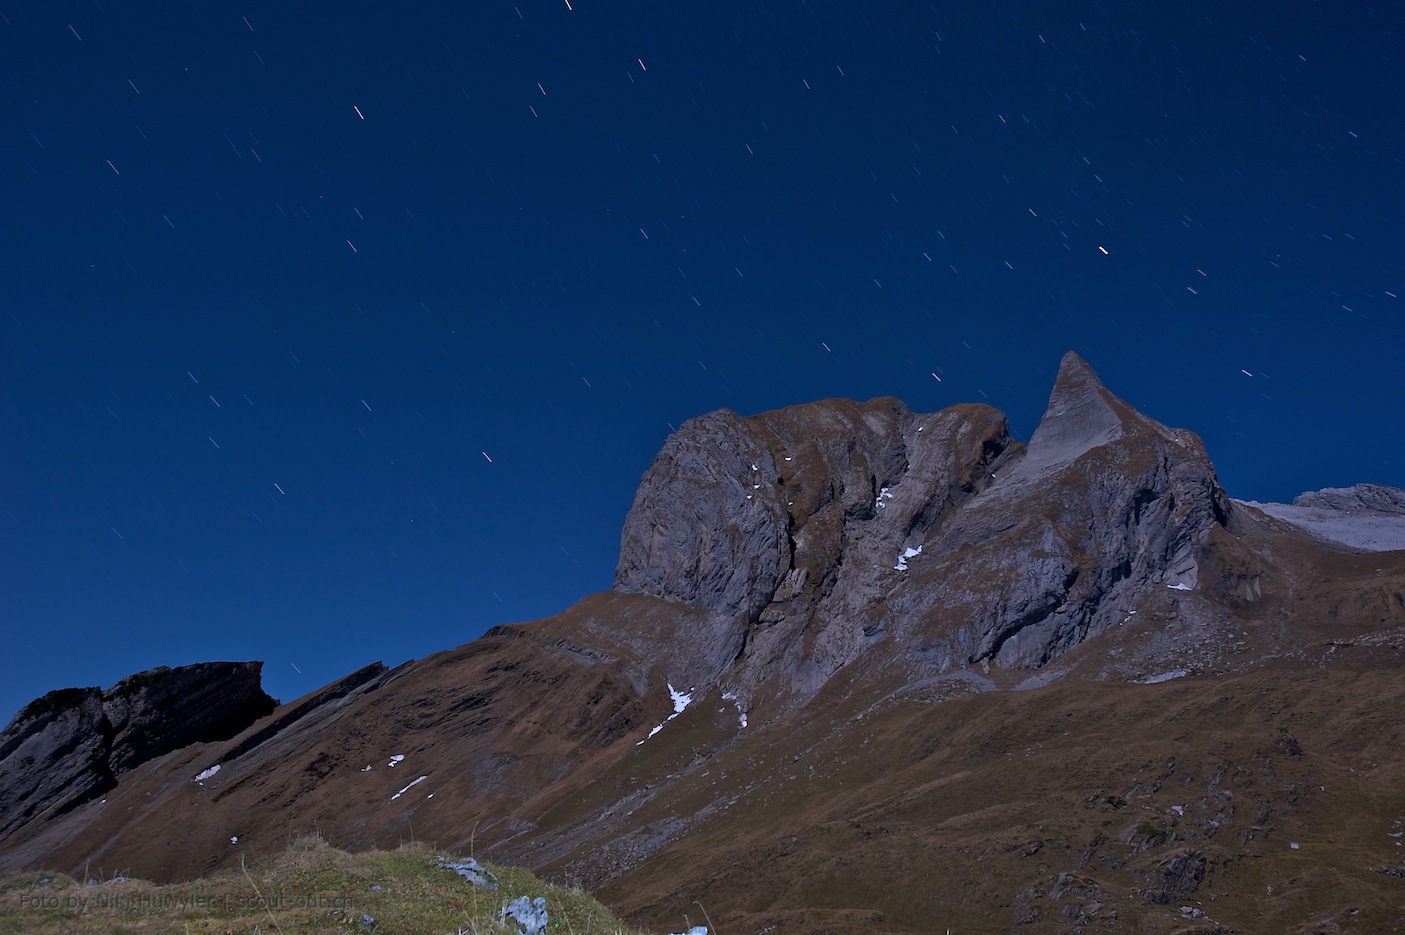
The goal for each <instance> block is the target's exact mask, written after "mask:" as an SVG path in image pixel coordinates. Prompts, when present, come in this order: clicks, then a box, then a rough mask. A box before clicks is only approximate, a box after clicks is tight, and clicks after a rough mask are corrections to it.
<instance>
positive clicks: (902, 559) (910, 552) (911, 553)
mask: <svg viewBox="0 0 1405 935" xmlns="http://www.w3.org/2000/svg"><path fill="white" fill-rule="evenodd" d="M921 554H922V546H920V545H919V546H918V547H917V548H915V549H912V548H908V549H903V554H901V555H899V556H898V563H897V564H896V565H894V566H893V570H895V571H907V560H908V559H910V558H916V557H917V556H919V555H921Z"/></svg>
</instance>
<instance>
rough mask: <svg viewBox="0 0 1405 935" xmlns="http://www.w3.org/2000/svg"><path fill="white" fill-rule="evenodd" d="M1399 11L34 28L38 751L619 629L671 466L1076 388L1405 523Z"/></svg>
mask: <svg viewBox="0 0 1405 935" xmlns="http://www.w3.org/2000/svg"><path fill="white" fill-rule="evenodd" d="M1402 27H1405V5H1402V3H1401V2H1372V3H1365V2H1358V0H1320V2H1304V0H1286V2H1279V0H1275V2H1265V0H1254V2H1245V3H1232V4H1226V3H1222V2H1213V3H1212V2H1191V3H1186V2H1156V3H1151V2H1102V3H1091V2H1076V0H1075V2H1052V0H1051V2H1025V3H1014V2H992V0H958V2H936V3H931V4H928V3H916V2H912V3H896V2H873V3H870V2H863V3H859V2H834V0H814V2H809V3H806V2H802V0H775V2H770V3H765V4H759V5H758V4H756V3H738V2H731V0H713V2H708V3H682V2H674V0H649V2H640V0H608V2H607V0H570V2H569V3H568V2H566V0H518V2H517V3H516V5H514V3H513V2H511V0H507V2H494V0H473V2H453V3H450V2H416V3H409V4H391V3H368V2H338V3H329V2H316V0H309V2H303V0H299V2H295V3H292V2H286V0H279V2H276V3H275V2H271V0H248V2H242V0H241V2H240V3H238V4H231V3H227V2H223V0H202V2H198V3H186V2H165V3H156V2H123V0H100V2H99V0H56V2H42V3H41V2H38V0H20V2H14V0H9V2H5V0H0V108H3V120H0V127H3V130H2V131H0V132H3V136H0V140H2V141H3V142H0V173H3V175H2V176H0V177H3V179H4V181H3V183H2V184H3V189H2V190H3V193H4V194H3V202H0V530H3V533H0V536H2V537H3V538H0V574H3V579H0V658H3V659H4V660H6V662H7V665H6V666H5V678H4V680H3V682H2V683H0V721H4V720H7V719H8V717H9V715H10V714H11V713H13V712H14V711H16V710H17V709H18V708H19V707H20V706H21V705H23V704H24V703H25V702H26V701H28V700H29V699H31V698H33V697H35V696H37V695H39V694H42V693H43V692H45V691H48V690H50V689H53V688H57V687H61V686H68V685H92V684H99V685H103V686H108V685H111V684H112V683H113V682H115V681H116V680H117V679H118V678H120V677H122V676H123V675H126V674H128V673H131V672H135V671H138V670H141V669H145V668H149V667H151V666H156V665H182V664H187V663H192V662H196V661H202V660H210V659H263V660H266V667H265V673H264V680H265V686H266V688H267V689H268V690H269V691H270V692H271V693H272V694H274V695H275V696H277V697H280V698H282V699H283V700H285V701H287V700H291V699H292V698H294V697H296V696H298V695H300V694H302V693H304V692H306V691H309V690H311V689H313V688H316V687H318V686H320V685H322V684H324V683H326V682H328V681H330V680H332V679H334V678H337V677H339V676H341V675H343V674H345V673H346V672H349V671H351V670H352V669H353V668H355V667H358V666H360V665H363V664H365V663H367V662H372V661H374V660H377V659H381V660H384V661H385V662H386V663H387V664H391V665H394V664H396V663H399V662H402V661H404V660H405V659H407V658H411V657H418V656H423V655H426V654H428V653H430V652H433V651H435V650H438V649H444V648H448V647H451V646H455V645H458V644H460V643H463V642H465V641H468V640H470V639H472V638H474V637H476V636H478V635H479V634H480V633H482V632H483V630H484V629H486V628H487V627H489V626H491V625H494V624H498V623H506V622H511V621H516V620H525V619H534V618H537V617H541V616H545V615H547V614H550V613H554V612H556V611H559V610H561V609H563V608H564V607H566V606H568V605H569V604H570V603H571V602H573V601H574V600H575V599H577V598H578V597H580V596H582V595H584V594H586V593H588V592H591V591H597V590H603V589H605V588H608V587H609V585H610V582H611V575H612V572H613V567H614V563H615V560H616V557H617V549H618V543H619V532H620V527H621V524H622V522H623V519H624V516H625V513H626V511H627V510H628V508H629V505H630V501H631V498H632V496H633V493H634V489H635V487H636V485H637V483H638V480H639V477H640V475H641V474H642V473H643V471H644V470H645V469H646V468H647V467H648V465H649V462H650V460H651V459H652V457H653V456H654V454H655V452H656V451H657V450H658V448H659V446H660V444H661V443H662V441H663V439H664V438H665V436H666V435H667V434H668V432H669V431H670V430H671V428H672V427H675V426H677V425H679V424H681V423H682V422H683V421H684V420H686V419H688V418H689V417H692V416H695V415H699V414H701V413H703V412H706V411H708V410H711V409H714V408H717V407H720V406H727V407H731V408H733V409H735V410H737V411H739V412H742V413H744V414H750V413H754V412H758V411H762V410H766V409H772V408H777V407H780V406H785V405H790V404H794V403H801V402H808V401H811V400H815V399H821V398H825V397H831V396H846V397H852V398H858V399H867V398H870V397H873V396H879V395H893V396H897V397H899V398H901V399H903V400H904V401H906V402H907V403H908V404H909V405H910V406H911V407H912V408H914V409H916V410H935V409H939V408H941V407H944V406H947V405H950V404H953V403H958V402H972V401H974V402H988V403H990V404H991V405H994V406H996V407H998V408H1000V409H1002V410H1004V411H1005V412H1006V413H1008V414H1009V416H1010V419H1011V424H1012V428H1013V431H1014V433H1015V434H1016V436H1017V437H1020V438H1022V439H1027V438H1028V437H1029V434H1030V432H1031V431H1032V430H1033V428H1034V425H1035V424H1036V421H1037V419H1038V417H1039V415H1040V414H1041V413H1042V412H1043V408H1044V404H1045V402H1046V400H1047V396H1048V392H1049V388H1050V386H1051V383H1052V380H1053V377H1054V373H1055V371H1056V369H1057V366H1058V362H1059V358H1060V356H1061V355H1062V354H1063V352H1064V351H1066V350H1070V349H1072V350H1076V351H1078V352H1079V353H1080V354H1082V355H1083V356H1084V357H1085V358H1086V359H1087V360H1088V361H1089V362H1090V363H1091V364H1092V366H1093V367H1094V368H1095V369H1096V370H1097V371H1098V373H1099V374H1100V376H1101V377H1102V378H1103V380H1104V381H1105V382H1106V383H1107V384H1108V385H1109V387H1110V388H1111V389H1112V390H1113V391H1114V392H1116V393H1117V394H1119V395H1121V396H1122V397H1123V398H1125V399H1127V400H1128V401H1129V402H1130V403H1132V404H1133V405H1135V406H1137V407H1138V408H1140V409H1141V410H1142V411H1143V412H1145V413H1147V414H1148V415H1150V416H1152V417H1154V418H1157V419H1159V420H1161V421H1163V422H1166V423H1168V424H1171V425H1175V426H1182V427H1186V428H1190V429H1192V430H1194V431H1196V432H1198V433H1200V435H1201V436H1202V437H1203V438H1204V439H1205V442H1206V444H1207V446H1208V448H1209V450H1210V454H1211V457H1212V458H1213V459H1214V461H1215V463H1216V465H1217V467H1218V470H1219V475H1220V479H1221V481H1222V482H1223V483H1224V484H1225V486H1226V487H1227V489H1228V490H1229V491H1230V493H1231V494H1232V495H1234V496H1237V497H1241V498H1253V499H1260V500H1286V499H1290V498H1291V497H1292V496H1294V495H1295V494H1297V493H1299V492H1301V491H1303V490H1308V489H1315V488H1318V487H1324V486H1343V485H1348V484H1352V483H1357V482H1363V481H1370V482H1377V483H1386V484H1392V485H1396V486H1405V438H1403V437H1402V431H1401V430H1402V419H1401V417H1400V401H1401V400H1402V399H1405V367H1401V366H1400V359H1401V353H1402V342H1401V331H1402V304H1403V303H1402V300H1401V299H1400V298H1398V297H1399V296H1401V295H1405V235H1402V208H1405V122H1403V121H1402V120H1401V119H1400V118H1401V111H1400V104H1399V94H1400V90H1401V88H1402V87H1405V69H1403V68H1402V65H1405V53H1402V45H1401V41H1402Z"/></svg>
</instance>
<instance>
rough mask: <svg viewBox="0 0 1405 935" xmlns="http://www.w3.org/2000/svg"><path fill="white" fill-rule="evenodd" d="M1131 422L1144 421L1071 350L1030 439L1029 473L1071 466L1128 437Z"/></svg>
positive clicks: (1027, 462) (1066, 355) (1027, 464)
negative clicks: (1090, 451)
mask: <svg viewBox="0 0 1405 935" xmlns="http://www.w3.org/2000/svg"><path fill="white" fill-rule="evenodd" d="M1129 419H1136V420H1138V421H1142V417H1141V416H1140V415H1139V414H1138V413H1137V412H1136V411H1135V410H1133V409H1132V408H1131V407H1130V406H1128V405H1127V404H1126V403H1124V402H1123V401H1122V400H1120V399H1118V398H1117V397H1116V396H1114V395H1112V393H1110V392H1108V390H1107V387H1105V386H1103V384H1102V381H1100V380H1099V379H1098V376H1097V374H1095V373H1094V372H1093V368H1091V367H1089V366H1088V364H1087V362H1086V361H1084V360H1083V358H1081V357H1079V356H1078V355H1077V354H1075V353H1074V352H1073V351H1069V352H1068V353H1067V354H1065V355H1064V357H1063V361H1062V362H1061V363H1060V364H1059V375H1058V378H1057V379H1056V380H1055V381H1054V390H1053V392H1052V393H1050V395H1049V406H1048V408H1047V409H1045V410H1044V418H1043V419H1041V420H1040V421H1039V427H1038V428H1037V429H1035V430H1034V435H1033V436H1032V437H1031V438H1030V440H1029V454H1028V455H1027V456H1026V458H1025V465H1026V468H1025V469H1026V470H1029V469H1031V468H1033V469H1038V470H1047V469H1049V468H1052V467H1057V466H1059V465H1063V464H1067V463H1068V462H1070V461H1072V460H1074V459H1075V458H1077V457H1078V456H1079V455H1081V454H1083V453H1084V452H1085V451H1088V450H1090V449H1092V448H1096V447H1098V446H1099V445H1106V444H1108V443H1110V442H1114V441H1117V440H1118V439H1119V438H1122V437H1123V436H1124V435H1125V434H1126V422H1127V421H1128V420H1129Z"/></svg>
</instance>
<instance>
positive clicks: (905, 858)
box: [0, 354, 1405, 932]
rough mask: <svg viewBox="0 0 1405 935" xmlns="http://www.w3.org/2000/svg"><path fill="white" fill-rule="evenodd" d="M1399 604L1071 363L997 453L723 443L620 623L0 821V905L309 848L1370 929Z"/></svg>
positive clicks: (1386, 808)
mask: <svg viewBox="0 0 1405 935" xmlns="http://www.w3.org/2000/svg"><path fill="white" fill-rule="evenodd" d="M1377 500H1380V498H1377ZM1373 502H1376V501H1373ZM1381 502H1391V501H1390V500H1389V498H1386V500H1384V501H1381ZM1384 513H1385V514H1386V515H1385V519H1384V520H1383V522H1386V523H1389V522H1391V521H1392V520H1391V517H1390V514H1389V510H1388V509H1387V510H1384ZM1402 595H1405V552H1398V551H1395V552H1391V551H1385V552H1363V551H1359V550H1356V549H1352V548H1349V547H1347V546H1344V545H1341V544H1334V543H1330V542H1327V541H1324V540H1323V539H1321V538H1319V537H1315V536H1313V535H1311V534H1309V533H1308V532H1307V531H1305V530H1303V529H1302V528H1300V527H1297V526H1294V525H1292V524H1290V523H1286V522H1283V521H1281V520H1278V519H1274V518H1273V517H1271V516H1269V515H1268V514H1266V513H1265V512H1263V511H1261V510H1260V509H1258V508H1256V507H1255V506H1253V505H1250V504H1242V503H1237V502H1234V501H1232V500H1231V499H1230V498H1229V497H1228V496H1227V495H1226V494H1225V493H1224V491H1223V490H1222V489H1221V488H1220V486H1219V484H1218V482H1217V481H1216V479H1215V475H1214V470H1213V467H1212V465H1211V463H1210V461H1209V458H1208V456H1207V455H1206V452H1205V450H1204V447H1203V446H1202V445H1201V443H1200V441H1199V439H1198V438H1196V436H1195V435H1194V434H1193V433H1191V432H1188V431H1185V430H1179V429H1170V428H1167V427H1165V426H1163V425H1161V424H1159V423H1157V422H1155V421H1153V420H1151V419H1148V418H1146V417H1144V416H1142V415H1140V414H1139V413H1137V412H1135V411H1134V410H1133V409H1132V408H1131V407H1129V406H1127V404H1126V403H1124V402H1122V401H1121V400H1119V399H1118V398H1117V397H1115V396H1114V395H1112V394H1111V393H1110V392H1109V391H1108V390H1107V389H1106V388H1105V387H1104V386H1103V385H1102V384H1101V383H1100V382H1099V381H1098V379H1097V377H1096V375H1094V374H1093V372H1092V371H1091V369H1090V368H1088V366H1087V364H1086V363H1085V362H1083V361H1082V360H1081V359H1079V358H1078V357H1077V356H1076V355H1072V354H1070V355H1068V356H1066V357H1065V358H1064V361H1063V363H1062V365H1061V367H1060V372H1059V375H1058V378H1057V380H1056V383H1055V386H1054V389H1053V392H1052V394H1051V397H1050V401H1049V406H1048V409H1047V411H1046V413H1045V416H1044V418H1043V420H1042V421H1041V423H1040V425H1039V428H1038V429H1037V430H1036V432H1035V433H1034V435H1033V437H1032V438H1031V439H1030V441H1029V443H1028V445H1023V444H1021V443H1019V442H1017V441H1015V440H1013V439H1011V438H1010V436H1009V432H1008V427H1007V425H1006V423H1005V419H1004V417H1003V416H1002V415H1001V414H1000V413H998V412H996V411H995V410H993V409H990V408H989V407H985V406H976V405H965V406H956V407H952V408H949V409H946V410H943V411H942V412H939V413H929V414H920V413H912V412H910V411H909V410H908V409H907V408H906V407H905V406H903V405H902V404H901V403H899V402H897V401H896V400H891V399H877V400H871V401H869V402H867V403H856V402H850V401H844V400H828V401H824V402H820V403H813V404H809V405H805V406H796V407H792V408H788V409H784V410H778V411H776V412H770V413H762V414H760V415H757V416H751V417H741V416H738V415H737V414H735V413H731V412H728V411H725V410H724V411H719V412H716V413H712V414H709V415H707V416H703V417H700V418H698V419H695V420H692V421H690V422H688V423H686V424H685V425H684V426H683V427H682V428H681V429H680V430H679V431H678V432H677V433H675V435H674V436H672V437H671V438H670V439H669V440H668V441H667V442H666V443H665V445H664V448H663V450H662V451H661V452H660V454H659V456H658V458H657V459H656V460H655V462H654V464H653V465H652V466H651V467H650V469H649V471H648V472H646V474H645V475H644V478H643V479H642V481H641V484H640V487H639V493H638V495H637V496H636V499H635V502H634V505H633V507H632V509H631V511H630V513H629V516H628V517H627V518H626V520H625V524H624V530H623V534H622V540H621V555H620V562H619V566H618V569H617V572H616V580H615V587H614V589H613V590H612V591H610V592H607V593H604V594H597V595H592V596H590V597H587V598H585V599H583V600H582V601H581V602H579V603H578V604H576V605H575V606H573V607H571V608H569V609H567V610H566V611H563V612H562V613H561V614H558V615H556V616H554V617H550V618H547V619H544V620H540V621H536V622H533V623H523V624H515V625H512V626H505V627H497V628H494V629H493V630H492V631H490V632H489V633H487V634H486V635H485V636H484V637H483V638H481V639H479V640H476V641H474V642H472V643H469V644H466V645H464V646H461V647H459V648H457V649H454V650H450V651H447V652H443V653H438V654H435V655H433V656H430V657H428V658H426V659H423V660H418V661H415V662H411V663H407V664H405V665H404V666H401V667H398V668H396V669H394V670H386V669H385V668H384V667H383V666H379V665H377V666H370V667H367V668H366V669H363V670H361V672H359V673H353V675H351V676H348V677H347V678H346V679H343V680H341V681H340V682H338V683H334V684H333V685H331V686H328V687H327V688H325V689H322V690H320V691H319V692H316V693H313V695H310V696H308V697H307V698H304V699H299V700H298V701H296V702H294V703H292V704H289V705H284V706H281V707H280V708H278V709H277V710H275V711H274V712H273V713H272V714H270V715H268V716H267V717H264V718H261V719H260V720H258V721H256V722H255V723H253V724H252V725H250V726H249V727H248V728H247V729H245V730H244V731H243V732H242V733H240V734H239V735H238V736H235V737H232V738H230V739H228V740H224V741H218V742H203V743H192V744H189V745H185V746H181V747H180V748H179V749H174V750H169V751H166V752H163V753H161V754H160V755H156V756H153V757H150V758H148V759H147V760H145V761H144V762H142V763H140V764H137V765H135V766H134V767H133V768H131V769H130V770H128V771H127V772H125V773H124V774H123V775H122V776H120V777H118V779H117V781H116V785H115V787H113V788H110V789H109V790H108V791H107V793H106V797H105V798H102V799H101V800H93V801H89V802H87V803H86V804H80V805H78V806H76V807H72V808H69V809H68V810H67V811H63V812H60V811H58V810H54V809H49V810H45V809H44V808H39V807H37V805H39V804H42V803H37V802H36V801H32V800H31V801H20V802H18V803H17V804H15V805H13V806H10V807H8V808H7V809H4V810H0V819H3V821H0V827H5V826H6V825H5V824H4V822H9V825H8V827H10V828H11V830H10V831H9V832H8V833H7V834H5V835H4V836H3V838H0V869H9V868H13V869H18V868H24V867H38V866H47V867H54V868H57V869H62V870H70V871H71V870H73V869H75V868H81V867H82V866H83V865H84V863H85V862H89V861H97V862H100V863H102V864H103V865H108V866H122V867H124V868H129V870H130V872H131V873H132V874H133V875H136V876H140V877H144V878H150V879H157V880H175V879H184V878H188V877H190V876H193V875H195V874H198V873H202V872H205V871H207V870H209V869H214V868H218V867H222V866H229V865H231V864H234V863H237V861H238V860H239V859H240V856H241V855H242V854H244V853H246V852H248V851H251V850H252V851H256V852H260V853H272V852H274V851H276V850H278V849H280V848H282V847H284V846H285V845H286V843H287V841H288V839H289V837H290V836H295V835H297V834H299V833H306V832H311V831H319V832H321V833H323V834H324V835H326V836H327V838H328V839H329V840H330V841H331V842H332V843H333V844H335V845H336V846H338V847H346V848H352V849H356V848H369V847H375V846H387V845H394V844H395V843H398V842H399V841H400V840H403V839H411V838H421V839H428V840H431V841H433V842H435V843H437V844H438V845H439V846H443V847H448V848H451V849H459V850H467V849H470V848H476V850H477V852H478V853H481V854H484V855H486V856H488V857H490V858H492V859H495V860H499V861H507V862H516V863H522V864H526V865H528V866H530V867H532V868H534V869H536V870H540V871H542V872H546V873H548V874H551V875H552V876H553V878H554V879H556V880H558V881H561V882H569V883H582V884H584V885H587V886H588V887H590V888H592V889H596V890H598V891H599V892H600V894H601V895H602V896H603V897H604V898H605V900H606V901H607V903H609V904H611V905H612V906H614V907H615V908H617V909H618V910H620V911H622V912H624V913H626V915H627V916H628V917H629V918H630V919H631V921H634V922H637V923H641V924H646V925H650V926H657V927H664V926H674V927H677V926H681V925H682V923H683V921H684V919H683V917H684V915H686V914H688V913H692V912H693V909H692V908H691V907H693V906H694V904H695V903H701V904H702V905H703V906H705V907H706V908H707V910H708V912H709V914H710V915H711V916H712V917H713V918H714V919H715V920H717V921H718V922H719V923H720V924H721V928H722V930H723V931H751V930H757V931H762V930H772V929H774V930H785V931H807V932H820V931H836V932H838V931H929V930H933V929H939V928H940V927H942V926H946V925H950V926H951V927H952V928H953V930H954V931H962V932H968V931H992V932H993V931H1005V930H1008V929H1009V928H1010V927H1011V926H1012V925H1014V924H1016V923H1021V924H1024V925H1027V926H1031V928H1030V930H1032V931H1041V930H1058V929H1061V928H1065V927H1076V928H1083V927H1094V928H1096V927H1108V928H1118V929H1122V928H1130V929H1132V930H1138V931H1148V932H1161V931H1166V932H1171V931H1186V930H1195V929H1194V928H1193V927H1194V926H1201V927H1202V928H1203V929H1204V930H1207V931H1208V930H1211V929H1212V928H1213V926H1214V924H1223V925H1228V926H1232V927H1234V928H1235V929H1237V930H1241V931H1287V930H1292V929H1293V928H1294V927H1296V926H1299V925H1305V926H1306V925H1310V924H1311V925H1315V924H1316V923H1317V922H1318V921H1320V920H1321V919H1323V918H1325V917H1326V916H1328V915H1330V916H1332V919H1333V921H1332V922H1331V923H1330V925H1334V926H1337V927H1338V929H1342V930H1345V929H1349V928H1353V927H1354V928H1356V929H1358V930H1360V931H1388V930H1390V927H1391V926H1396V925H1405V910H1402V908H1401V907H1402V905H1403V904H1405V903H1402V900H1401V898H1400V894H1401V889H1400V886H1401V884H1400V878H1401V875H1405V870H1400V869H1399V868H1400V867H1401V866H1402V864H1405V855H1402V853H1401V850H1402V849H1400V848H1397V847H1396V845H1397V844H1398V843H1399V842H1400V841H1401V840H1402V838H1400V837H1392V835H1394V834H1396V833H1397V832H1401V831H1402V828H1401V823H1405V795H1402V794H1401V793H1400V792H1399V791H1398V790H1400V789H1403V788H1405V782H1402V781H1401V780H1405V776H1401V775H1399V773H1400V771H1401V768H1402V765H1403V764H1402V759H1401V754H1400V752H1399V751H1400V749H1401V746H1400V743H1399V740H1400V736H1399V728H1398V727H1397V726H1396V725H1398V724H1400V723H1402V722H1405V697H1402V695H1403V694H1405V689H1402V685H1405V681H1402V679H1401V678H1400V675H1401V665H1402V662H1403V661H1405V659H1402V646H1405V596H1402ZM14 727H15V725H13V724H12V725H11V728H10V729H7V733H8V731H9V730H11V729H14ZM217 764H218V765H219V767H220V768H219V770H218V771H216V772H211V769H212V767H213V766H215V765H217ZM12 765H13V764H11V763H10V761H9V760H8V759H7V760H4V761H3V762H0V769H10V768H12ZM14 768H16V769H18V767H14ZM197 777H200V778H199V780H198V781H197ZM1314 790H1316V791H1314ZM31 806H36V807H31ZM26 808H28V809H29V813H28V814H25V813H24V811H23V810H24V809H26ZM16 815H19V816H20V819H18V820H17V819H15V817H14V816H16ZM1293 843H1297V844H1298V845H1299V846H1298V847H1296V848H1294V847H1291V846H1290V844H1293ZM929 868H935V870H936V871H937V874H936V876H935V877H934V876H933V874H932V873H931V872H930V870H929ZM1385 871H1390V872H1385ZM1268 887H1274V890H1273V892H1272V893H1270V892H1269V890H1268ZM1270 895H1271V896H1272V897H1273V898H1272V899H1269V897H1270ZM1182 907H1184V911H1183V909H1182ZM1353 910H1355V911H1354V912H1353ZM1197 913H1199V915H1197ZM1207 919H1209V920H1213V921H1206V920H1207ZM1186 926H1191V927H1192V928H1190V929H1187V928H1186ZM1305 930H1309V931H1317V930H1318V929H1316V928H1311V927H1309V928H1307V929H1305Z"/></svg>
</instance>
